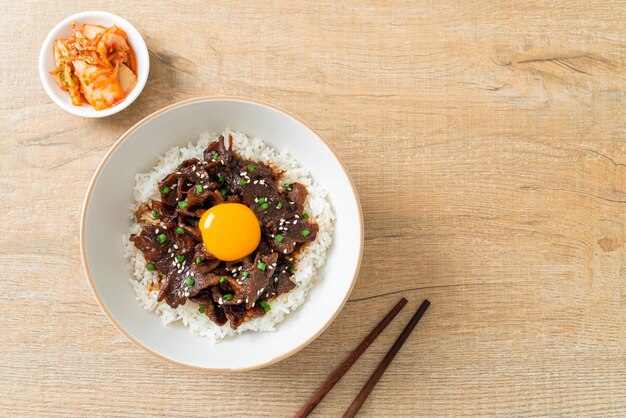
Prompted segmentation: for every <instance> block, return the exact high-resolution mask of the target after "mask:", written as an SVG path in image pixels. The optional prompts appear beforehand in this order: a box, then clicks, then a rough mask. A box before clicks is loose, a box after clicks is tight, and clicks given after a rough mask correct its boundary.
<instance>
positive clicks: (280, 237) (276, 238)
mask: <svg viewBox="0 0 626 418" xmlns="http://www.w3.org/2000/svg"><path fill="white" fill-rule="evenodd" d="M274 239H275V240H276V242H283V240H284V239H285V237H283V236H282V235H280V234H278V235H276V236H275V237H274Z"/></svg>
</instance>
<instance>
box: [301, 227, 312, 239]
mask: <svg viewBox="0 0 626 418" xmlns="http://www.w3.org/2000/svg"><path fill="white" fill-rule="evenodd" d="M300 235H302V236H303V237H304V238H306V237H308V236H309V235H311V231H309V230H308V229H303V230H302V232H300Z"/></svg>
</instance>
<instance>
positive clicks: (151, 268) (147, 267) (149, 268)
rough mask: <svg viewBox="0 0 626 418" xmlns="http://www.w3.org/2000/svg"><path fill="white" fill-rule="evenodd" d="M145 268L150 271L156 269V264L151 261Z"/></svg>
mask: <svg viewBox="0 0 626 418" xmlns="http://www.w3.org/2000/svg"><path fill="white" fill-rule="evenodd" d="M146 270H150V271H153V270H156V266H155V265H154V264H152V263H150V264H147V265H146Z"/></svg>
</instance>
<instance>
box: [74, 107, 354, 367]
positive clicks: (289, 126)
mask: <svg viewBox="0 0 626 418" xmlns="http://www.w3.org/2000/svg"><path fill="white" fill-rule="evenodd" d="M227 127H228V128H232V129H236V130H239V131H242V132H244V133H246V134H248V135H251V136H258V137H260V138H263V139H264V140H266V141H267V142H268V143H269V144H271V145H272V146H274V147H276V148H278V149H288V150H289V151H290V152H291V154H292V156H293V157H294V158H296V159H297V160H298V161H300V162H301V163H302V165H303V166H304V167H305V168H307V169H308V170H309V171H310V172H311V174H312V176H313V177H314V178H315V180H316V181H318V182H319V183H320V184H321V185H322V186H323V187H324V188H325V189H326V190H327V191H328V194H329V198H330V201H331V204H332V206H333V211H334V213H335V216H336V222H335V232H334V236H333V243H332V245H331V247H330V249H329V252H328V258H327V262H326V266H325V268H324V269H323V270H322V271H321V274H320V276H319V277H318V281H317V283H315V284H314V285H313V288H312V290H311V292H310V293H309V295H308V297H307V300H306V301H305V303H304V304H303V305H301V306H300V307H299V308H298V309H297V310H296V311H295V312H292V313H290V314H289V315H288V316H287V317H286V318H285V320H284V321H283V322H282V323H280V324H278V329H277V331H276V332H270V333H252V332H248V333H244V334H241V335H237V336H235V337H232V338H226V339H224V340H222V341H221V342H219V343H217V344H215V345H213V344H211V343H210V342H209V341H208V340H206V339H205V338H203V337H200V336H197V335H196V334H193V333H191V331H190V330H189V328H186V327H183V326H182V325H180V324H170V325H164V324H163V323H162V322H161V319H160V318H159V317H158V316H157V315H156V314H155V313H153V312H148V311H145V310H144V309H142V308H141V307H139V305H138V304H137V302H136V300H135V293H134V291H133V289H132V288H131V285H130V283H129V282H128V278H129V277H130V275H131V273H130V272H129V271H128V270H127V267H126V261H125V259H124V257H123V255H122V243H121V236H122V234H124V233H126V232H127V231H128V228H129V207H130V205H131V204H132V203H133V202H134V199H133V187H134V184H135V179H134V177H135V174H136V173H143V172H146V171H149V170H151V169H152V167H153V166H154V165H155V164H156V163H157V155H158V154H162V153H163V152H164V151H166V150H167V149H169V148H170V147H172V146H182V145H186V144H187V143H188V142H189V141H195V140H197V137H198V134H199V133H200V132H202V131H205V130H208V131H209V132H221V131H222V130H223V129H225V128H227ZM80 243H81V253H82V258H83V266H84V268H85V273H86V275H87V278H88V280H89V284H90V285H91V289H92V290H93V293H94V295H95V297H96V299H97V301H98V303H99V304H100V306H101V308H102V310H103V311H104V312H105V314H106V315H107V316H108V317H109V319H110V320H111V322H113V324H114V325H115V326H116V327H117V328H118V329H119V330H120V331H121V332H122V333H123V334H125V335H126V336H127V337H128V338H129V339H130V340H132V341H133V342H134V343H135V344H137V345H138V346H140V347H142V348H144V349H145V350H147V351H149V352H151V353H153V354H155V355H157V356H159V357H161V358H163V359H166V360H170V361H172V362H175V363H178V364H181V365H186V366H191V367H197V368H202V369H228V370H246V369H253V368H258V367H263V366H266V365H269V364H272V363H274V362H277V361H279V360H282V359H284V358H286V357H288V356H290V355H291V354H293V353H295V352H297V351H298V350H300V349H302V348H304V347H305V346H306V345H307V344H309V343H310V342H311V341H313V339H315V338H316V337H317V336H318V335H320V334H321V333H322V331H324V329H325V328H326V327H327V326H328V325H329V324H330V323H331V322H332V320H333V319H334V318H335V316H337V314H338V313H339V311H340V310H341V308H342V307H343V305H344V303H345V302H346V300H347V299H348V296H349V295H350V292H351V290H352V287H353V285H354V282H355V280H356V277H357V273H358V270H359V266H360V263H361V256H362V248H363V218H362V214H361V206H360V204H359V199H358V196H357V194H356V191H355V188H354V185H353V183H352V180H351V179H350V176H349V175H348V173H347V172H346V169H345V167H344V166H343V164H342V163H341V161H340V160H339V159H338V158H337V156H336V155H335V153H334V152H333V150H332V149H331V148H330V146H329V145H328V144H327V143H326V142H325V141H324V140H323V139H322V138H321V137H320V136H319V135H318V134H317V133H316V132H315V131H313V129H311V128H310V127H309V126H307V125H306V124H305V123H304V122H302V121H300V120H299V119H297V118H296V117H294V116H292V115H290V114H288V113H286V112H284V111H281V110H278V109H276V108H273V107H271V106H269V105H267V104H263V103H259V102H254V101H250V100H244V99H237V98H198V99H192V100H187V101H184V102H181V103H178V104H175V105H171V106H168V107H166V108H164V109H162V110H159V111H157V112H155V113H153V114H152V115H150V116H148V117H147V118H145V119H144V120H142V121H141V122H139V123H137V124H136V125H135V126H134V127H132V128H131V129H130V130H129V131H128V132H126V133H125V134H124V135H122V136H121V138H120V139H119V140H118V141H117V142H116V143H115V144H114V145H113V146H112V147H111V149H110V151H109V152H108V153H107V155H106V156H105V157H104V160H103V161H102V163H101V164H100V166H99V167H98V169H97V170H96V173H95V174H94V177H93V179H92V181H91V184H90V185H89V189H88V191H87V196H86V198H85V203H84V206H83V212H82V218H81V231H80Z"/></svg>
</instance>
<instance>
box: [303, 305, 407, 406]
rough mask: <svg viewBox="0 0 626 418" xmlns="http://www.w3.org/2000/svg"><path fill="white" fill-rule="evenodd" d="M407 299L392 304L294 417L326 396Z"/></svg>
mask: <svg viewBox="0 0 626 418" xmlns="http://www.w3.org/2000/svg"><path fill="white" fill-rule="evenodd" d="M406 302H407V300H406V299H405V298H402V299H400V301H399V302H398V303H396V306H394V307H393V308H392V309H391V310H390V311H389V313H388V314H387V315H386V316H385V317H384V318H383V319H382V321H380V322H379V323H378V325H376V327H375V328H374V329H373V330H372V331H371V332H370V333H369V334H368V336H367V337H365V339H364V340H363V341H362V342H361V344H359V345H358V346H357V347H356V348H355V349H354V351H352V353H350V355H349V356H348V357H346V359H345V360H344V361H343V363H341V364H340V365H339V366H338V367H337V368H336V369H335V371H334V372H333V373H332V374H331V375H330V377H329V378H328V379H327V380H326V381H325V382H324V384H322V385H321V386H320V387H319V388H318V389H317V390H316V391H315V393H313V395H311V398H310V399H309V400H308V402H307V403H305V404H304V406H303V407H302V408H300V410H299V411H298V412H297V413H296V415H295V416H294V417H295V418H304V417H306V416H308V415H309V414H310V413H311V411H313V409H315V407H316V406H317V404H319V403H320V401H321V400H322V399H323V398H324V396H326V394H327V393H328V392H329V391H330V390H331V389H332V388H333V386H335V384H336V383H337V382H338V381H339V379H341V378H342V377H343V375H344V374H345V373H346V372H347V371H348V370H349V369H350V367H352V365H353V364H354V362H355V361H357V360H358V358H359V357H360V356H361V354H363V352H364V351H365V350H366V349H367V347H369V346H370V344H371V343H372V342H373V341H374V340H375V339H376V337H378V336H379V335H380V333H381V332H383V330H384V329H385V328H386V327H387V325H389V323H390V322H391V321H392V320H393V318H395V316H396V315H397V314H398V312H400V310H401V309H402V308H404V305H406Z"/></svg>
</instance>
